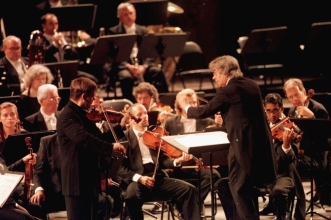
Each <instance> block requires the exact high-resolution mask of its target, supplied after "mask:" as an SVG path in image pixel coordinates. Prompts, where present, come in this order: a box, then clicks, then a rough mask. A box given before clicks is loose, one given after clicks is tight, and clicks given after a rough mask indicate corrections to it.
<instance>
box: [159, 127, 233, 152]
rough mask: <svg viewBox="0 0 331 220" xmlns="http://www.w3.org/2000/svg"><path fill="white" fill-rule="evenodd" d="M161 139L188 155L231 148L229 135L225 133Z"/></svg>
mask: <svg viewBox="0 0 331 220" xmlns="http://www.w3.org/2000/svg"><path fill="white" fill-rule="evenodd" d="M161 138H162V140H164V141H166V142H167V143H169V144H170V145H172V146H174V147H176V148H177V149H179V150H181V151H183V152H185V153H188V154H197V153H207V152H214V151H222V150H228V149H229V147H230V142H229V140H228V138H227V133H225V132H223V131H213V132H201V133H192V134H182V135H171V136H162V137H161Z"/></svg>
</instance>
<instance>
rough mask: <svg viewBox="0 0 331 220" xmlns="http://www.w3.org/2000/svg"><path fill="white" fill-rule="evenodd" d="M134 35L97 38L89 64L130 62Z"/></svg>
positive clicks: (134, 39)
mask: <svg viewBox="0 0 331 220" xmlns="http://www.w3.org/2000/svg"><path fill="white" fill-rule="evenodd" d="M136 40H137V35H136V34H116V35H106V36H102V37H99V38H97V42H96V44H95V47H94V50H93V52H92V55H91V61H90V64H105V63H112V62H122V61H128V60H130V54H131V51H132V48H133V45H134V43H135V42H136Z"/></svg>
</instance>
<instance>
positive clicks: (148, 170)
mask: <svg viewBox="0 0 331 220" xmlns="http://www.w3.org/2000/svg"><path fill="white" fill-rule="evenodd" d="M129 111H130V113H131V115H132V116H134V117H135V119H130V121H131V125H132V126H131V128H130V129H129V130H126V131H125V132H124V133H125V136H126V139H127V140H128V144H129V146H128V149H127V154H126V155H127V158H124V159H123V163H122V165H121V167H120V169H119V172H118V176H119V178H121V179H122V182H121V185H122V186H124V187H126V197H125V203H126V205H127V208H128V212H129V215H130V219H131V220H136V219H139V220H140V219H144V217H143V212H142V206H143V203H144V201H146V200H147V199H153V198H162V199H169V200H170V199H171V200H174V201H176V202H177V203H180V204H181V206H182V208H183V209H182V215H183V219H185V220H197V219H200V215H199V211H198V203H197V193H196V189H195V187H194V186H193V185H191V184H189V183H187V182H185V181H182V180H180V179H173V178H168V177H166V176H165V173H164V172H163V171H162V170H161V169H166V168H174V167H177V166H180V165H181V163H182V162H185V161H188V160H190V159H191V158H192V156H191V155H188V154H186V153H182V156H180V157H179V158H176V159H171V158H170V157H168V156H167V155H166V154H165V153H164V152H162V151H161V152H160V155H159V157H158V158H157V154H158V152H157V151H156V150H153V149H150V148H148V147H147V146H146V144H145V142H144V132H146V130H147V127H148V125H149V124H148V115H147V110H146V108H145V107H144V106H143V105H141V104H138V103H136V104H134V105H132V106H131V107H130V109H129ZM155 166H157V169H156V170H154V168H155Z"/></svg>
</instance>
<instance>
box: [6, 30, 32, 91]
mask: <svg viewBox="0 0 331 220" xmlns="http://www.w3.org/2000/svg"><path fill="white" fill-rule="evenodd" d="M2 49H3V52H4V54H5V56H4V57H2V58H1V59H0V66H3V67H4V72H5V73H3V72H2V73H0V74H1V75H0V79H1V83H2V84H1V87H3V88H4V89H3V91H2V90H1V94H0V95H19V94H21V92H23V89H24V86H23V85H24V84H23V79H24V77H23V76H24V74H25V72H26V71H27V68H26V65H27V64H28V59H27V58H26V57H22V42H21V39H19V38H18V37H16V36H14V35H9V36H7V37H6V38H5V39H4V40H3V43H2Z"/></svg>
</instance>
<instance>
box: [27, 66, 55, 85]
mask: <svg viewBox="0 0 331 220" xmlns="http://www.w3.org/2000/svg"><path fill="white" fill-rule="evenodd" d="M41 74H46V83H51V82H52V81H53V80H54V77H53V75H52V73H51V71H50V70H49V69H48V68H47V67H46V66H44V65H41V64H33V65H32V66H30V67H29V69H28V71H26V73H25V74H24V87H25V88H30V87H31V84H32V81H33V80H34V79H35V78H36V77H38V76H39V75H41Z"/></svg>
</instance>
